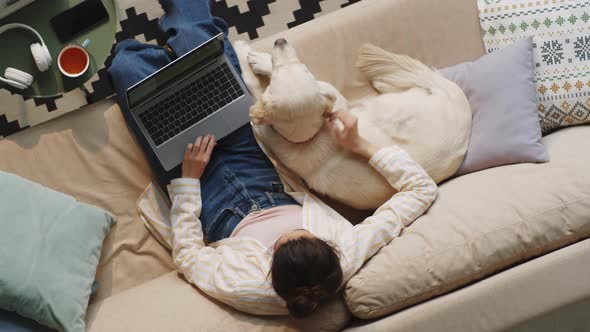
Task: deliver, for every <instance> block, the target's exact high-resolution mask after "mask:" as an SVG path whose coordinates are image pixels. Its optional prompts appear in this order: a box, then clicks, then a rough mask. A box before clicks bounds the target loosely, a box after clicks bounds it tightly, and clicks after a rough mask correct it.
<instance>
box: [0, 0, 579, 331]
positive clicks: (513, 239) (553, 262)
mask: <svg viewBox="0 0 590 332" xmlns="http://www.w3.org/2000/svg"><path fill="white" fill-rule="evenodd" d="M279 37H282V38H286V39H288V40H289V42H290V43H292V44H293V45H294V46H295V47H296V48H297V49H298V51H299V56H300V58H301V60H302V61H303V62H304V63H305V64H307V65H308V66H309V68H310V70H311V71H312V72H313V73H314V75H316V77H317V78H318V79H320V80H325V81H328V82H330V83H332V84H333V85H334V86H336V87H337V88H338V89H339V90H340V91H341V92H342V93H343V94H344V95H345V96H346V97H347V98H348V99H350V100H354V99H356V98H359V97H362V96H366V95H369V94H375V93H376V92H375V91H374V90H373V89H372V88H371V87H370V85H369V84H368V82H367V81H366V80H364V79H363V77H362V76H360V74H359V73H358V72H357V71H356V69H355V66H354V64H355V61H356V55H357V51H358V49H359V47H360V46H361V45H362V44H363V43H365V42H371V43H373V44H376V45H379V46H381V47H383V48H385V49H387V50H389V51H392V52H396V53H404V54H408V55H410V56H412V57H414V58H416V59H419V60H421V61H422V62H424V63H426V64H428V65H429V66H432V67H435V68H443V67H448V66H451V65H454V64H457V63H461V62H465V61H470V60H474V59H477V58H479V57H480V56H482V55H484V54H485V51H484V46H483V42H482V38H481V35H480V26H479V21H478V14H477V6H476V2H475V1H474V0H453V1H434V0H365V1H362V2H358V3H355V4H353V5H350V6H347V7H346V8H344V9H342V10H339V11H336V12H334V13H331V14H328V15H326V16H323V17H320V18H317V19H315V20H314V21H312V22H309V23H307V24H303V25H301V26H298V27H295V28H293V29H291V30H288V31H285V32H282V33H279V34H278V35H275V36H272V37H269V38H266V39H264V40H260V41H256V42H255V43H254V44H253V46H254V48H256V49H259V50H270V48H271V47H272V43H273V42H274V40H275V39H276V38H279ZM451 134H452V133H451ZM543 144H544V145H545V147H546V148H547V151H548V153H549V155H550V158H551V161H550V162H548V163H545V164H517V165H508V166H501V167H496V168H492V169H487V170H483V171H480V172H476V173H472V174H467V175H464V176H460V177H457V178H454V179H451V180H448V181H446V182H445V183H442V184H441V185H440V189H439V198H438V199H437V201H436V202H435V203H434V204H433V206H432V207H431V208H430V209H429V211H428V212H427V213H426V214H425V215H424V216H422V217H420V218H419V219H418V220H416V221H415V222H414V223H413V224H412V225H411V226H410V227H408V228H407V229H405V230H404V231H403V233H402V234H401V236H400V237H398V238H396V239H394V240H393V241H392V242H391V243H390V244H389V245H388V246H386V247H385V248H383V249H382V250H380V251H379V252H378V253H377V254H376V255H375V256H374V257H373V258H372V259H371V260H369V261H368V262H367V263H366V264H365V266H364V267H363V268H362V269H361V270H360V271H359V272H358V273H357V275H356V276H355V277H353V278H352V279H351V280H350V281H349V282H348V283H347V284H346V285H345V286H344V288H343V290H342V292H341V293H340V294H339V295H338V296H337V297H335V298H334V299H332V300H331V301H330V302H329V303H326V304H324V305H323V306H322V307H321V308H320V309H319V310H318V312H316V313H315V314H314V315H312V316H311V317H309V318H306V319H301V320H296V319H293V318H290V317H286V316H284V317H283V316H277V317H257V316H253V315H249V314H245V313H240V312H238V311H236V310H233V309H232V308H230V307H229V306H227V305H224V304H223V303H221V302H218V301H216V300H213V299H211V298H209V297H207V296H206V295H204V294H203V293H201V292H200V291H199V290H198V289H196V288H195V287H193V286H191V285H190V284H188V283H187V282H186V281H185V280H184V279H183V278H182V276H181V275H180V274H179V273H178V272H177V271H176V270H175V267H174V264H173V263H172V259H171V256H170V252H169V251H167V250H166V249H165V247H164V246H162V245H161V244H160V243H159V242H158V241H157V240H156V239H155V238H154V237H153V236H152V235H151V234H150V232H149V231H148V229H147V228H146V227H145V226H144V224H143V223H142V221H141V219H140V217H139V215H138V212H137V208H136V200H137V198H138V197H139V195H140V194H141V193H142V192H143V190H144V189H145V188H146V186H147V185H148V183H149V182H150V181H151V180H152V173H151V171H150V168H149V166H148V163H147V161H146V159H145V157H144V155H143V153H142V151H141V149H140V148H139V146H138V145H137V144H136V142H135V141H134V138H133V136H132V135H131V133H130V132H129V130H128V128H127V126H126V124H125V121H124V119H123V117H122V115H121V112H120V109H119V107H118V105H117V104H116V102H115V101H114V99H110V100H105V101H102V102H99V103H97V104H93V105H89V106H86V107H84V108H82V109H80V110H79V111H77V112H73V113H71V114H68V115H66V116H63V117H61V118H59V119H57V120H54V121H51V122H49V123H45V124H42V125H40V126H37V127H33V128H30V129H27V130H25V131H23V132H20V133H18V134H15V135H13V136H10V137H7V138H5V139H3V140H0V155H2V156H4V158H2V159H0V170H3V171H7V172H12V173H15V174H18V175H20V176H23V177H25V178H28V179H31V180H33V181H36V182H39V183H41V184H43V185H45V186H47V187H50V188H52V189H55V190H58V191H61V192H64V193H67V194H69V195H72V196H74V197H76V198H77V199H78V200H79V201H82V202H86V203H90V204H94V205H96V206H99V207H102V208H104V209H106V210H108V211H110V212H112V213H113V214H115V215H116V216H117V218H118V223H117V224H116V225H115V226H114V227H113V228H112V229H111V231H110V233H109V235H108V237H107V238H106V239H105V241H104V245H103V249H102V253H101V260H100V263H99V266H98V271H97V277H96V278H97V281H98V284H99V288H98V291H97V292H96V294H95V295H94V296H93V297H91V300H90V304H89V307H88V311H87V315H86V323H87V330H88V331H109V332H115V331H240V330H241V331H295V330H303V331H336V330H345V331H445V330H446V331H505V330H510V329H519V328H526V326H535V325H534V324H536V322H540V321H542V320H543V317H544V316H547V315H549V316H551V315H553V314H555V315H558V316H555V317H561V318H562V320H563V322H561V323H560V325H559V327H560V330H562V331H565V330H574V329H578V330H583V329H585V328H590V322H589V321H590V318H588V317H586V316H583V317H585V319H567V317H574V316H575V313H579V312H587V310H586V311H583V310H584V309H583V308H584V307H583V306H586V307H585V308H587V306H588V303H589V300H590V282H588V280H589V279H588V276H590V264H588V262H589V261H590V239H587V238H588V237H590V171H589V170H590V153H588V151H590V126H578V127H572V128H566V129H562V130H560V131H557V132H555V133H552V134H550V135H547V136H546V137H544V138H543ZM337 210H338V211H339V212H341V213H342V214H344V215H345V216H346V217H348V219H349V220H350V221H351V222H358V221H359V220H360V218H361V216H362V215H363V213H361V212H359V211H352V210H350V209H346V208H342V207H337ZM351 245H354V244H351ZM581 310H582V311H581ZM568 313H572V314H571V315H568ZM572 315H574V316H572ZM575 317H578V318H579V317H580V315H577V316H575ZM531 324H532V325H531ZM538 324H541V323H538Z"/></svg>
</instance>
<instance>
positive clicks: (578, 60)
mask: <svg viewBox="0 0 590 332" xmlns="http://www.w3.org/2000/svg"><path fill="white" fill-rule="evenodd" d="M477 3H478V7H479V17H480V22H481V28H482V34H483V40H484V43H485V47H486V50H487V52H493V51H494V50H497V49H500V48H503V47H505V46H507V45H510V44H511V43H512V42H514V41H515V40H517V39H520V38H523V37H527V36H534V39H533V41H534V45H533V46H534V55H535V66H536V73H535V83H536V86H537V92H538V97H539V118H540V121H541V128H542V130H543V134H548V133H550V132H552V131H554V130H557V129H559V128H563V127H567V126H571V125H576V124H583V123H590V1H582V0H478V2H477Z"/></svg>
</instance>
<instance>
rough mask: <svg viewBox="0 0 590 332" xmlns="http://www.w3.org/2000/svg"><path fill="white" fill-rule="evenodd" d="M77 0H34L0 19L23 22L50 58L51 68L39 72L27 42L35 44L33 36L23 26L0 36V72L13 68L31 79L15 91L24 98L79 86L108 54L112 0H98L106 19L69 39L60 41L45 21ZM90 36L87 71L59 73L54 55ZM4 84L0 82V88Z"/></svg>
mask: <svg viewBox="0 0 590 332" xmlns="http://www.w3.org/2000/svg"><path fill="white" fill-rule="evenodd" d="M78 3H80V0H36V1H35V2H33V3H31V4H30V5H27V6H26V7H24V8H22V9H20V10H19V11H17V12H15V13H13V14H11V15H9V16H7V17H5V18H3V19H1V20H0V26H1V25H4V24H6V23H24V24H27V25H29V26H31V27H33V28H34V29H36V30H37V31H38V32H39V34H41V37H43V39H44V40H45V43H46V44H47V47H48V48H49V53H51V57H52V58H53V62H52V65H51V67H50V68H49V69H48V70H47V71H45V72H40V71H39V69H37V66H36V65H35V62H34V60H33V56H32V55H31V50H30V45H31V44H33V43H37V42H38V40H37V37H35V35H34V34H33V33H32V32H30V31H28V30H25V29H13V30H9V31H6V32H5V33H3V34H2V35H0V45H1V46H0V75H2V76H4V70H5V68H6V67H13V68H16V69H20V70H23V71H25V72H27V73H29V74H31V75H33V78H34V82H33V85H32V86H31V87H29V88H28V89H26V90H19V93H20V94H22V95H23V96H25V97H52V96H56V95H60V94H62V93H65V92H68V91H71V90H74V89H76V88H79V87H81V86H82V85H83V84H84V83H85V82H87V81H88V80H90V78H92V76H94V75H95V74H96V72H97V71H98V70H99V69H100V68H101V67H102V66H103V64H104V61H105V60H106V58H107V57H108V56H109V53H110V50H111V47H112V45H113V42H114V39H115V28H116V22H117V17H116V13H115V4H114V1H113V0H102V3H103V4H104V6H105V8H106V10H107V12H108V13H109V18H108V20H107V21H105V22H103V23H100V24H99V25H97V26H95V27H93V28H91V29H89V30H87V31H85V32H84V33H82V34H80V35H78V36H76V37H75V38H73V39H72V40H70V41H68V42H66V43H62V42H61V41H60V40H59V39H58V38H57V35H56V34H55V32H54V31H53V29H52V27H51V24H50V23H49V20H51V18H52V17H53V16H55V15H57V14H59V13H60V12H62V11H64V10H66V9H68V8H70V7H73V6H75V5H77V4H78ZM86 38H88V39H90V45H89V46H88V47H87V50H88V53H90V65H89V67H88V71H86V73H85V74H84V75H82V76H80V77H77V78H69V77H66V76H64V75H62V74H61V72H60V71H59V68H58V67H57V62H56V61H57V54H58V53H59V51H60V50H61V49H62V48H63V47H64V46H65V45H69V44H78V45H81V44H82V42H83V41H84V40H85V39H86ZM2 87H5V83H3V82H2V83H0V88H2Z"/></svg>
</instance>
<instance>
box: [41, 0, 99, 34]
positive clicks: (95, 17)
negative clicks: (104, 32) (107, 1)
mask: <svg viewBox="0 0 590 332" xmlns="http://www.w3.org/2000/svg"><path fill="white" fill-rule="evenodd" d="M108 18H109V13H107V10H106V8H104V5H103V4H102V0H84V1H82V2H80V3H79V4H77V5H75V6H74V7H72V8H70V9H67V10H65V11H63V12H61V13H59V14H57V15H55V16H54V17H53V18H52V19H51V26H52V27H53V31H55V33H56V34H57V37H58V38H59V40H61V41H62V42H67V41H68V40H70V39H72V38H74V37H75V36H77V35H78V34H80V33H82V32H84V31H86V30H88V29H90V28H92V27H93V26H95V25H97V24H100V23H102V22H104V21H106V20H107V19H108Z"/></svg>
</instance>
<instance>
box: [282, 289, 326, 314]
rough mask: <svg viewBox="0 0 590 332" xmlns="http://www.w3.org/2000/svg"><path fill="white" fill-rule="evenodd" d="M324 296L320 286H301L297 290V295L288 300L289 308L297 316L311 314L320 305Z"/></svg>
mask: <svg viewBox="0 0 590 332" xmlns="http://www.w3.org/2000/svg"><path fill="white" fill-rule="evenodd" d="M322 296H323V293H322V289H321V288H320V287H319V286H313V287H299V288H297V289H296V290H295V296H293V297H292V299H290V300H289V301H287V309H288V310H289V313H291V315H293V316H295V317H297V318H301V317H306V316H309V315H310V314H311V313H313V312H314V311H315V309H316V308H317V307H318V306H319V304H320V303H319V301H320V299H321V298H322Z"/></svg>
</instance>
